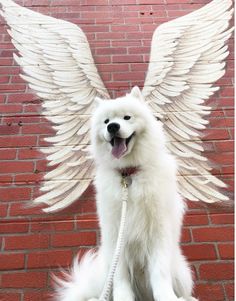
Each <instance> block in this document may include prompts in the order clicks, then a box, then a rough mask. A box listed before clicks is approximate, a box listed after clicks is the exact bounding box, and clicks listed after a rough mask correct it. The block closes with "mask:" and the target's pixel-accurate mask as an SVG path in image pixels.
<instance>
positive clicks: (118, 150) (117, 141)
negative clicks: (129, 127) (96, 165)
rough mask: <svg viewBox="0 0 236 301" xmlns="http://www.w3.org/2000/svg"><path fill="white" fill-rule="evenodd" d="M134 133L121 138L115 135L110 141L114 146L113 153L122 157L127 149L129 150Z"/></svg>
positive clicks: (116, 156)
mask: <svg viewBox="0 0 236 301" xmlns="http://www.w3.org/2000/svg"><path fill="white" fill-rule="evenodd" d="M133 136H134V133H133V134H132V135H130V136H129V137H128V138H121V137H116V136H114V137H113V138H112V139H111V141H110V143H111V146H112V151H111V153H112V155H113V156H114V157H115V158H117V159H119V158H120V157H122V156H123V155H124V154H125V153H126V151H127V150H128V145H129V143H130V140H131V139H132V138H133Z"/></svg>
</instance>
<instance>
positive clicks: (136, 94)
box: [130, 86, 143, 101]
mask: <svg viewBox="0 0 236 301" xmlns="http://www.w3.org/2000/svg"><path fill="white" fill-rule="evenodd" d="M130 95H131V96H133V97H135V98H138V99H139V100H142V101H143V95H142V92H141V91H140V89H139V87H138V86H134V87H133V88H132V90H131V92H130Z"/></svg>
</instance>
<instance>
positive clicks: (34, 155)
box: [0, 148, 44, 160]
mask: <svg viewBox="0 0 236 301" xmlns="http://www.w3.org/2000/svg"><path fill="white" fill-rule="evenodd" d="M0 154H1V153H0ZM43 156H44V154H43V153H41V152H40V150H39V149H37V148H24V149H19V150H18V158H19V159H20V160H24V159H42V157H43Z"/></svg>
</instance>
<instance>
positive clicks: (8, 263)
mask: <svg viewBox="0 0 236 301" xmlns="http://www.w3.org/2000/svg"><path fill="white" fill-rule="evenodd" d="M24 265H25V255H24V254H22V253H14V254H12V253H11V254H3V253H2V254H0V270H6V271H8V270H17V269H23V268H24Z"/></svg>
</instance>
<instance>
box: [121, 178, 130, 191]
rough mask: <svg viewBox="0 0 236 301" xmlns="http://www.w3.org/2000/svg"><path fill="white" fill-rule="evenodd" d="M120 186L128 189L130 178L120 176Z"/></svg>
mask: <svg viewBox="0 0 236 301" xmlns="http://www.w3.org/2000/svg"><path fill="white" fill-rule="evenodd" d="M121 184H122V186H123V187H125V188H128V187H129V186H130V185H131V184H132V178H131V176H122V180H121Z"/></svg>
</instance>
